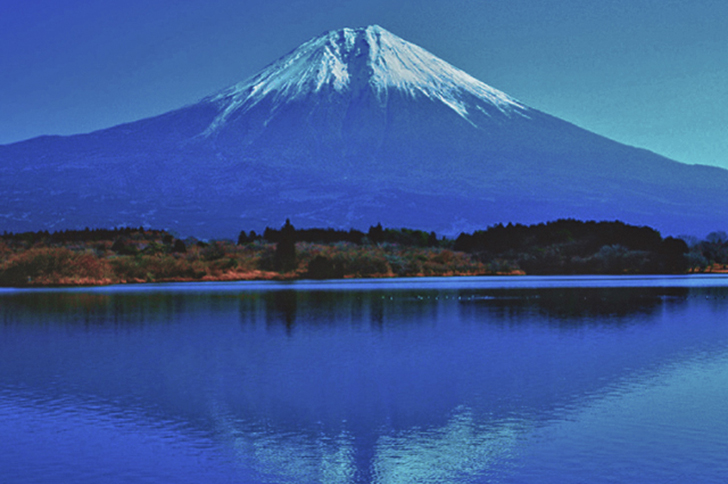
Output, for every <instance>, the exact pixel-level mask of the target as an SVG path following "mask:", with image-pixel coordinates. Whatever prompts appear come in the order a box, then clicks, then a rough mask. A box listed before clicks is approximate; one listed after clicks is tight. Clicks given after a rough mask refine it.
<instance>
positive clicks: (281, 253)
mask: <svg viewBox="0 0 728 484" xmlns="http://www.w3.org/2000/svg"><path fill="white" fill-rule="evenodd" d="M275 265H276V270H278V271H279V272H290V271H292V270H295V269H296V229H295V228H294V227H293V225H291V221H290V219H286V223H285V225H284V226H283V228H282V229H281V232H280V239H279V241H278V243H277V244H276V254H275Z"/></svg>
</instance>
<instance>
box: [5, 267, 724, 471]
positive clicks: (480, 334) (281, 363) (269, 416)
mask: <svg viewBox="0 0 728 484" xmlns="http://www.w3.org/2000/svg"><path fill="white" fill-rule="evenodd" d="M0 436H1V437H2V438H0V482H2V483H13V484H15V483H48V482H53V483H65V482H68V483H80V484H83V483H140V482H141V483H200V482H210V483H217V482H220V483H320V482H323V483H359V482H361V483H380V484H389V483H486V482H488V483H534V482H537V483H550V482H553V483H557V482H558V483H614V482H639V483H692V482H700V483H725V482H728V463H727V462H728V459H726V456H728V278H724V277H720V276H692V277H633V278H630V277H518V278H453V279H418V280H390V281H345V282H315V283H313V282H310V283H307V282H299V283H224V284H178V285H149V286H124V287H106V288H88V289H68V290H0Z"/></svg>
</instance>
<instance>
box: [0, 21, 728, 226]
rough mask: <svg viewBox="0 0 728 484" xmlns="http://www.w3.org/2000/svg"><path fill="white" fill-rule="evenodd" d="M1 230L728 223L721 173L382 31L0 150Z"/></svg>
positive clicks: (341, 35)
mask: <svg viewBox="0 0 728 484" xmlns="http://www.w3.org/2000/svg"><path fill="white" fill-rule="evenodd" d="M0 189H1V190H2V192H3V193H4V194H5V195H4V197H3V199H2V201H1V202H0V230H10V231H20V230H39V229H46V228H47V229H50V230H53V229H60V228H76V227H83V226H111V225H121V224H126V225H133V226H137V225H142V224H147V225H153V226H155V227H160V228H168V229H172V230H176V231H178V232H180V233H184V234H187V233H189V234H196V235H198V234H199V235H203V236H228V237H231V236H234V235H235V234H236V233H237V232H238V231H240V230H241V229H251V228H252V229H256V230H258V229H261V228H262V227H264V226H265V225H271V226H278V225H280V224H281V223H282V221H283V220H284V219H285V218H286V217H290V218H291V219H292V221H293V222H294V224H296V225H298V226H307V225H308V226H311V225H316V226H335V227H350V226H354V227H359V228H366V227H368V226H369V225H372V224H376V223H377V222H381V223H383V224H384V225H389V226H412V227H417V228H422V229H427V230H436V231H438V232H440V233H449V234H453V233H457V232H458V231H460V230H473V229H475V228H484V227H486V226H487V225H489V224H492V223H496V222H509V221H512V222H522V223H533V222H539V221H544V220H549V219H554V218H558V217H574V218H581V219H609V220H612V219H621V220H624V221H625V222H629V223H635V224H648V225H651V226H654V227H656V228H658V229H660V230H662V231H663V232H666V233H672V234H674V233H695V234H697V235H704V234H705V233H707V232H708V231H710V230H715V229H717V228H722V227H725V226H726V225H728V208H726V207H728V203H726V202H727V201H728V200H727V197H728V171H725V170H722V169H718V168H711V167H704V166H689V165H684V164H681V163H678V162H675V161H672V160H668V159H666V158H663V157H661V156H658V155H656V154H654V153H650V152H647V151H645V150H639V149H635V148H631V147H628V146H625V145H621V144H619V143H616V142H613V141H611V140H608V139H606V138H603V137H601V136H598V135H596V134H593V133H590V132H588V131H585V130H583V129H580V128H578V127H576V126H574V125H572V124H570V123H567V122H565V121H562V120H559V119H557V118H554V117H552V116H549V115H547V114H545V113H542V112H539V111H537V110H534V109H531V108H529V107H527V106H525V105H523V104H522V103H519V102H518V101H516V100H515V99H513V98H511V97H510V96H508V95H506V94H504V93H502V92H500V91H498V90H496V89H493V88H491V87H490V86H487V85H486V84H484V83H482V82H480V81H478V80H476V79H474V78H472V77H471V76H469V75H468V74H466V73H464V72H463V71H461V70H459V69H457V68H455V67H453V66H451V65H449V64H447V63H446V62H445V61H443V60H441V59H438V58H437V57H435V56H433V55H432V54H430V53H429V52H427V51H425V50H424V49H421V48H420V47H417V46H415V45H413V44H411V43H408V42H406V41H404V40H402V39H400V38H399V37H397V36H395V35H393V34H391V33H389V32H387V31H386V30H384V29H382V28H380V27H377V26H372V27H368V28H366V29H343V30H339V31H334V32H329V33H327V34H324V35H322V36H320V37H317V38H315V39H313V40H311V41H309V42H307V43H305V44H303V45H302V46H300V47H299V48H297V49H296V50H294V51H292V52H291V53H290V54H288V55H286V56H284V57H282V58H281V59H280V60H278V61H276V62H274V63H273V64H271V65H270V66H268V67H267V68H265V69H264V70H263V71H261V72H260V73H259V74H257V75H256V76H253V77H252V78H250V79H249V80H247V81H244V82H242V83H240V84H238V85H235V86H232V87H230V88H228V89H225V90H223V91H221V92H219V93H217V94H215V95H212V96H210V97H207V98H205V99H203V100H201V101H200V102H199V103H197V104H195V105H192V106H187V107H185V108H182V109H179V110H176V111H173V112H170V113H167V114H164V115H162V116H158V117H155V118H150V119H146V120H141V121H138V122H134V123H129V124H126V125H121V126H117V127H114V128H110V129H106V130H102V131H97V132H94V133H90V134H85V135H77V136H69V137H42V138H37V139H33V140H28V141H25V142H21V143H16V144H13V145H7V146H0Z"/></svg>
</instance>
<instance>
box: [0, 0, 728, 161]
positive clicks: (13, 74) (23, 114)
mask: <svg viewBox="0 0 728 484" xmlns="http://www.w3.org/2000/svg"><path fill="white" fill-rule="evenodd" d="M371 24H378V25H381V26H382V27H384V28H385V29H387V30H389V31H390V32H392V33H394V34H396V35H398V36H400V37H402V38H404V39H405V40H408V41H410V42H413V43H415V44H418V45H420V46H421V47H423V48H425V49H427V50H428V51H430V52H432V53H433V54H435V55H437V56H439V57H440V58H442V59H444V60H445V61H447V62H449V63H451V64H453V65H454V66H456V67H458V68H460V69H463V70H464V71H466V72H468V73H469V74H471V75H472V76H474V77H475V78H477V79H480V80H481V81H483V82H485V83H487V84H489V85H490V86H492V87H495V88H496V89H499V90H501V91H504V92H506V93H507V94H509V95H511V96H513V97H515V98H516V99H518V100H519V101H521V102H522V103H525V104H526V105H528V106H530V107H532V108H536V109H539V110H541V111H544V112H547V113H549V114H552V115H554V116H557V117H560V118H562V119H565V120H567V121H570V122H572V123H574V124H576V125H578V126H581V127H583V128H586V129H589V130H590V131H594V132H596V133H599V134H601V135H604V136H607V137H609V138H612V139H614V140H616V141H620V142H622V143H625V144H629V145H632V146H637V147H641V148H646V149H649V150H651V151H654V152H656V153H659V154H661V155H664V156H667V157H669V158H672V159H675V160H678V161H682V162H685V163H692V164H695V163H699V164H707V165H717V166H721V167H724V168H728V2H726V1H725V0H602V1H595V0H584V1H577V0H498V1H491V0H479V1H476V0H448V1H436V0H416V1H415V0H405V1H397V0H357V1H349V0H287V1H283V0H267V1H265V2H260V1H250V0H245V1H234V0H176V1H168V0H143V1H142V0H125V1H124V2H111V1H101V2H100V1H98V0H63V1H58V0H50V1H49V0H23V1H17V0H0V144H8V143H13V142H16V141H20V140H24V139H28V138H32V137H36V136H40V135H46V134H60V135H68V134H76V133H85V132H90V131H94V130H97V129H102V128H107V127H110V126H114V125H117V124H121V123H124V122H129V121H135V120H137V119H143V118H146V117H149V116H153V115H157V114H162V113H164V112H167V111H170V110H173V109H176V108H180V107H182V106H185V105H188V104H192V103H195V102H196V101H198V100H199V99H201V98H203V97H205V96H208V95H210V94H213V93H215V92H217V91H219V90H221V89H224V88H225V87H227V86H230V85H232V84H235V83H237V82H240V81H242V80H244V79H246V78H248V77H250V76H252V75H254V74H255V73H256V72H257V71H259V70H260V69H261V68H263V67H265V66H266V65H267V64H269V63H271V62H273V61H275V60H276V59H277V58H279V57H280V56H282V55H285V54H286V53H288V52H290V51H291V50H293V49H295V48H296V47H297V46H298V45H300V44H301V43H303V42H305V41H307V40H309V39H310V38H312V37H315V36H318V35H320V34H322V33H324V32H326V31H328V30H335V29H339V28H342V27H365V26H367V25H371Z"/></svg>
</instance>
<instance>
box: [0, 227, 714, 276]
mask: <svg viewBox="0 0 728 484" xmlns="http://www.w3.org/2000/svg"><path fill="white" fill-rule="evenodd" d="M727 265H728V235H726V234H725V233H724V232H713V233H711V234H709V235H708V237H706V239H705V240H698V239H695V238H691V237H682V238H674V237H666V238H663V237H662V236H661V235H660V233H659V232H658V231H656V230H654V229H652V228H649V227H638V226H633V225H628V224H625V223H622V222H619V221H614V222H594V221H586V222H585V221H578V220H572V219H562V220H556V221H553V222H548V223H542V224H535V225H520V224H508V225H503V224H497V225H493V226H491V227H488V228H487V229H484V230H479V231H475V232H473V233H461V234H460V235H459V236H458V237H457V238H454V239H449V238H447V237H439V236H438V235H437V234H435V233H434V232H426V231H421V230H415V229H407V228H399V229H393V228H384V227H382V226H381V224H378V225H376V226H371V227H370V228H369V230H368V231H366V232H363V231H360V230H355V229H350V230H340V229H333V228H306V229H296V228H295V227H294V226H293V225H292V224H291V222H290V221H288V220H287V221H286V223H285V225H284V226H282V227H281V228H279V229H275V228H270V227H268V228H266V229H265V230H264V231H263V232H262V233H261V234H257V233H256V232H254V231H250V232H246V231H245V230H243V231H241V232H240V235H239V237H238V240H237V241H232V240H207V241H203V240H198V239H195V238H194V237H187V238H184V239H182V238H179V237H178V236H176V235H175V234H173V233H170V232H168V231H164V230H152V229H148V228H144V227H139V228H129V227H124V228H114V229H89V228H86V229H85V230H64V231H57V232H53V233H50V232H48V231H41V232H25V233H7V232H5V233H3V234H2V235H0V286H6V287H23V286H72V285H101V284H124V283H143V282H183V281H233V280H266V279H274V280H292V279H337V278H368V277H418V276H456V275H458V276H468V275H523V274H539V275H547V274H683V273H688V272H716V271H722V270H724V269H725V267H726V266H727Z"/></svg>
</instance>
